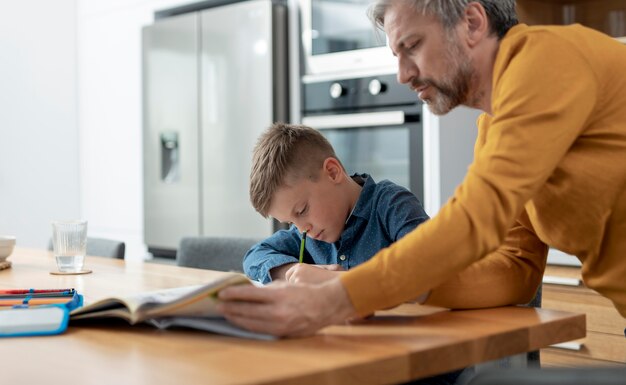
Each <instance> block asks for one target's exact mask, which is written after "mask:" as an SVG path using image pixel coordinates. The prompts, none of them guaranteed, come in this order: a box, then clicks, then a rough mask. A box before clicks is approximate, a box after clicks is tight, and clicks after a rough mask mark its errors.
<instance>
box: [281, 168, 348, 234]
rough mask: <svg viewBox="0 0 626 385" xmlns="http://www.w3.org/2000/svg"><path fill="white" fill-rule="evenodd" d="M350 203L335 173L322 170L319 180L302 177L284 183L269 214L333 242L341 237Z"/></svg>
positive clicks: (300, 229)
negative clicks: (337, 181)
mask: <svg viewBox="0 0 626 385" xmlns="http://www.w3.org/2000/svg"><path fill="white" fill-rule="evenodd" d="M349 211H350V205H349V204H347V203H346V200H345V194H342V193H341V190H339V188H338V184H337V183H335V180H334V179H333V177H332V175H329V174H328V173H327V172H326V171H324V170H322V171H321V172H320V176H319V178H318V179H317V180H316V181H311V180H309V179H307V178H299V179H297V180H296V181H293V182H288V183H287V184H283V186H281V187H280V188H278V190H276V192H275V193H274V197H273V198H272V202H271V204H270V209H269V215H270V216H272V217H273V218H275V219H277V220H279V221H280V222H285V223H293V224H295V225H296V227H297V228H298V230H299V231H300V232H302V231H305V230H307V231H308V233H307V236H309V237H311V238H314V239H317V240H320V241H324V242H328V243H333V242H336V241H337V240H339V238H340V237H341V233H342V232H343V229H344V225H345V221H346V219H347V217H348V215H349Z"/></svg>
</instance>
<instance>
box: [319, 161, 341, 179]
mask: <svg viewBox="0 0 626 385" xmlns="http://www.w3.org/2000/svg"><path fill="white" fill-rule="evenodd" d="M322 169H323V173H324V176H325V177H328V178H329V179H330V180H331V181H333V182H335V183H337V182H341V181H342V180H343V177H344V172H343V167H341V164H340V163H339V161H338V160H337V159H335V158H333V157H328V158H326V159H325V160H324V165H323V166H322Z"/></svg>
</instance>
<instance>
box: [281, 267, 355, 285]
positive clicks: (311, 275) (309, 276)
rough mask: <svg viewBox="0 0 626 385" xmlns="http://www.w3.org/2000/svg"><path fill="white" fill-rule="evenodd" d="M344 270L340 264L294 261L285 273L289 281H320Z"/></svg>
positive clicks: (337, 274)
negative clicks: (315, 263) (313, 263)
mask: <svg viewBox="0 0 626 385" xmlns="http://www.w3.org/2000/svg"><path fill="white" fill-rule="evenodd" d="M342 271H344V269H343V267H341V265H308V264H305V263H296V264H294V265H292V266H291V267H290V268H289V270H287V272H286V273H285V279H286V280H287V282H291V283H321V282H325V281H328V280H331V279H333V278H336V277H337V276H339V274H341V272H342Z"/></svg>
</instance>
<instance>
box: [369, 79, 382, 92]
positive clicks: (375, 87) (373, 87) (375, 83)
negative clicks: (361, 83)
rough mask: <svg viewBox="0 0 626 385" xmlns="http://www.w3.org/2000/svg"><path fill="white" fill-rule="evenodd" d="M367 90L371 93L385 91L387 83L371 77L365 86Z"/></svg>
mask: <svg viewBox="0 0 626 385" xmlns="http://www.w3.org/2000/svg"><path fill="white" fill-rule="evenodd" d="M367 90H368V91H369V92H370V94H371V95H378V94H380V93H381V92H385V91H386V90H387V85H386V84H385V83H381V82H380V80H378V79H373V80H371V81H370V84H369V85H368V86H367Z"/></svg>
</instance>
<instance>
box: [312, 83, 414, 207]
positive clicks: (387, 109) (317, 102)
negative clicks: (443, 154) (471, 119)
mask: <svg viewBox="0 0 626 385" xmlns="http://www.w3.org/2000/svg"><path fill="white" fill-rule="evenodd" d="M302 87H303V89H302V90H303V96H302V98H303V100H302V105H303V109H302V123H303V124H304V125H307V126H310V127H313V128H315V129H317V130H319V131H320V132H321V133H322V134H323V135H324V136H325V137H326V138H327V139H328V140H329V142H330V143H331V144H332V146H333V147H334V149H335V152H336V154H337V156H338V157H339V159H340V160H341V162H342V164H343V165H344V167H345V168H346V171H347V172H348V173H349V174H350V175H351V174H353V173H357V172H358V173H368V174H370V175H372V177H373V178H374V180H376V181H380V180H383V179H389V180H391V181H392V182H394V183H396V184H399V185H401V186H404V187H406V188H407V189H409V190H410V191H411V192H413V193H414V194H415V195H416V196H417V197H418V198H419V199H420V201H422V202H424V177H423V169H424V167H423V164H424V156H423V136H422V118H421V114H422V102H421V101H419V99H418V98H417V96H416V95H415V93H414V92H412V91H411V90H410V89H409V88H408V87H406V86H405V85H400V84H398V83H397V82H396V78H395V76H394V75H380V76H366V77H359V78H347V79H336V80H321V81H309V82H304V83H303V85H302Z"/></svg>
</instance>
